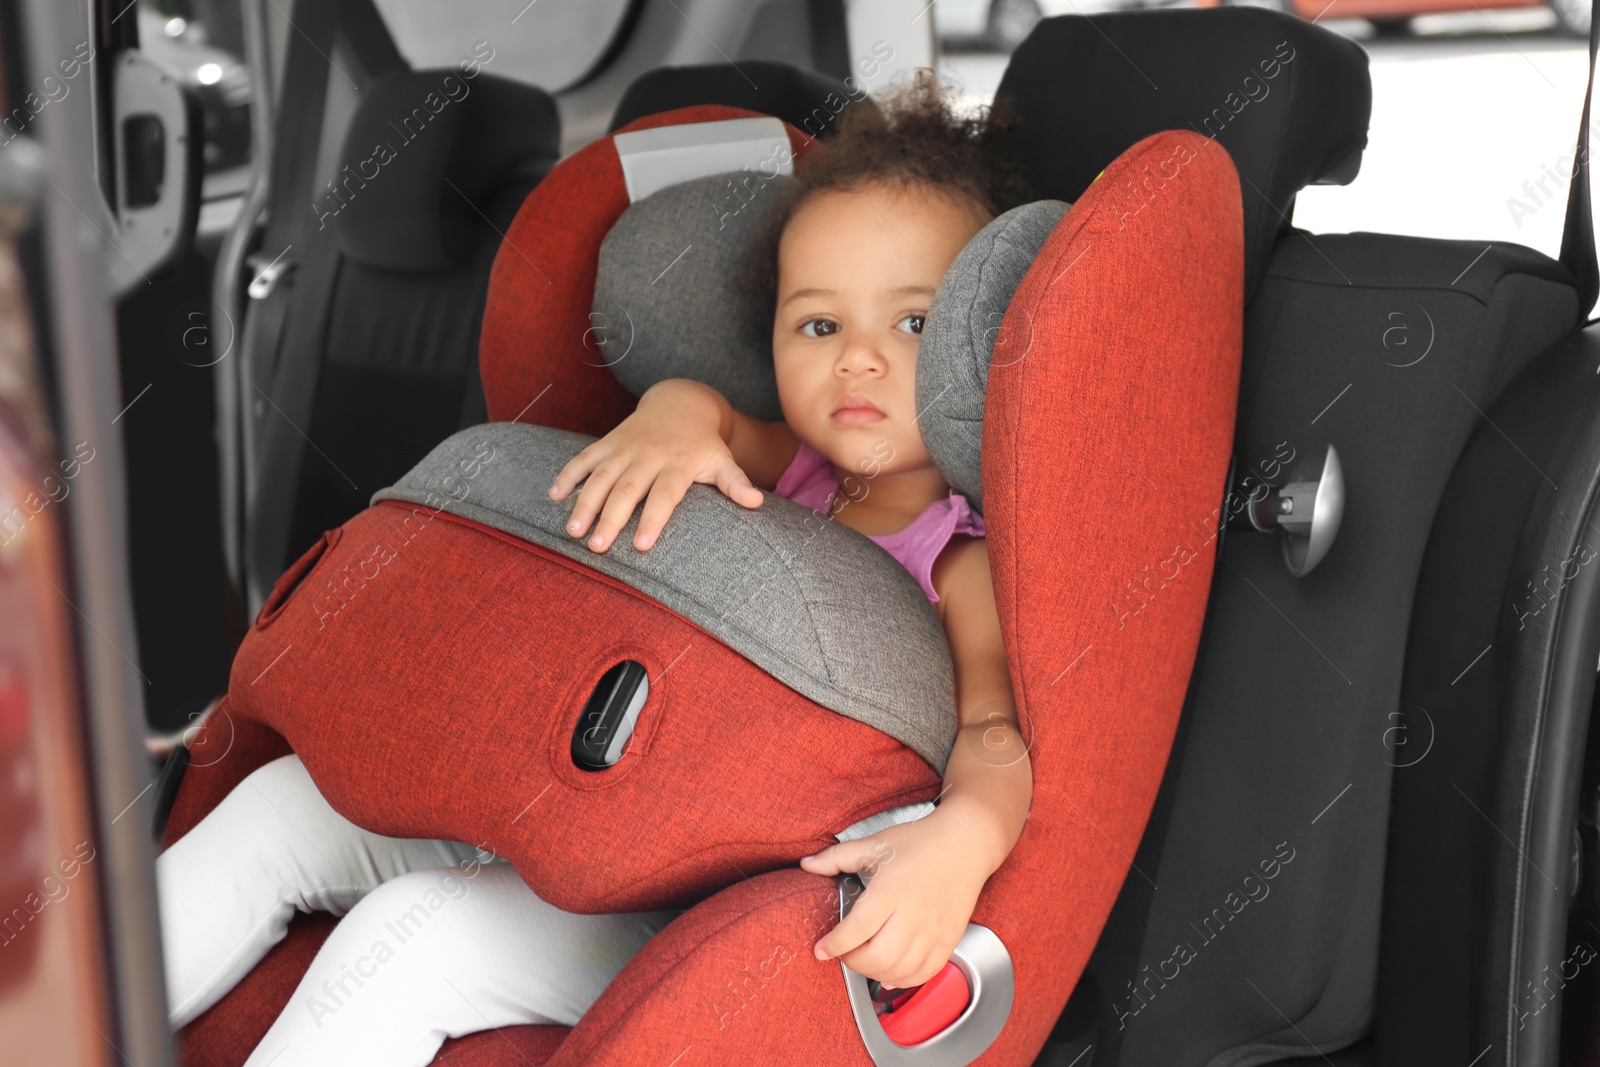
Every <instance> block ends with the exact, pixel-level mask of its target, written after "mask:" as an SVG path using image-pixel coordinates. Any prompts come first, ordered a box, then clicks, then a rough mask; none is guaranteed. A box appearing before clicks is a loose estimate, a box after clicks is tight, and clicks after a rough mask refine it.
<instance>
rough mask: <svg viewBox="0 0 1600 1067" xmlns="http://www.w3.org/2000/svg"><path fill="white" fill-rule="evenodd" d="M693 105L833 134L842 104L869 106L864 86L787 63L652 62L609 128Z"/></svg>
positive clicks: (823, 134) (811, 134)
mask: <svg viewBox="0 0 1600 1067" xmlns="http://www.w3.org/2000/svg"><path fill="white" fill-rule="evenodd" d="M696 104H723V105H725V106H727V107H738V108H744V109H745V110H747V111H759V112H761V113H762V114H763V115H771V116H773V117H774V118H780V119H782V120H783V121H784V122H787V123H788V124H789V125H791V126H793V127H794V128H795V129H797V130H799V131H800V132H802V133H804V134H805V135H806V136H808V137H827V136H828V135H830V134H831V133H833V130H834V126H835V123H836V121H837V119H838V117H839V114H840V113H841V112H842V111H844V109H845V108H847V107H871V106H872V104H871V103H870V101H869V99H868V97H867V94H866V90H865V89H864V88H862V87H861V86H859V85H852V84H850V83H847V82H842V81H839V80H838V79H837V78H830V77H829V76H828V75H826V74H818V73H817V72H816V71H813V70H801V69H799V68H798V67H791V66H790V65H789V64H787V63H773V62H768V61H765V60H741V61H740V63H739V65H738V66H737V67H735V66H734V65H733V64H731V63H703V64H697V65H693V66H685V67H658V68H657V69H655V70H652V71H648V72H646V73H645V74H642V75H640V76H639V77H638V78H637V79H636V80H635V81H634V83H633V84H632V85H630V86H628V90H627V92H625V93H623V94H622V100H621V101H620V102H619V103H618V104H617V110H616V113H615V114H613V115H612V116H611V128H610V130H609V131H608V132H610V133H615V132H616V131H617V130H620V129H621V128H622V127H624V126H626V125H627V124H628V123H630V122H632V121H633V120H634V119H638V118H643V117H644V116H645V115H654V114H656V113H657V112H660V111H671V110H673V109H674V108H680V107H693V106H694V105H696Z"/></svg>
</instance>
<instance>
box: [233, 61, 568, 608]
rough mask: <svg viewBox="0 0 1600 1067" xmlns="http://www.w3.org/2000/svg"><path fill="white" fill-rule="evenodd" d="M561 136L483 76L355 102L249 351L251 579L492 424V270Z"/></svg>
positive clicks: (377, 90) (552, 121)
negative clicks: (261, 344) (268, 413)
mask: <svg viewBox="0 0 1600 1067" xmlns="http://www.w3.org/2000/svg"><path fill="white" fill-rule="evenodd" d="M430 94H435V95H432V96H431V98H430ZM441 101H443V103H441ZM559 142H560V119H559V117H558V115H557V112H556V108H555V102H554V100H553V99H552V98H551V97H550V95H549V94H548V93H546V92H544V91H543V90H541V89H538V88H535V87H533V86H530V85H524V84H522V83H520V82H514V81H510V80H508V79H505V78H499V77H496V76H494V75H492V74H488V73H479V74H477V76H476V77H473V78H470V79H468V78H463V77H462V76H461V72H460V71H458V70H455V69H453V68H451V69H445V70H417V71H399V72H393V73H390V74H386V75H383V76H382V77H380V78H378V79H376V80H375V81H374V82H373V83H372V85H371V86H370V87H369V89H368V90H367V92H366V93H365V94H364V95H363V96H362V99H361V101H360V103H359V105H358V106H357V108H356V111H355V114H354V116H353V117H352V120H351V122H350V125H349V128H348V131H347V132H346V134H345V137H344V147H343V151H342V153H341V156H340V160H341V166H340V167H339V168H338V170H337V178H336V183H335V184H336V187H335V188H325V189H323V190H321V191H320V192H321V195H320V196H319V197H318V198H317V199H316V200H315V201H313V204H312V206H311V207H310V210H311V211H312V212H313V213H314V215H315V221H314V223H313V224H312V225H310V226H307V227H306V231H307V247H306V248H305V249H304V250H303V253H302V250H301V249H296V250H295V253H294V255H295V257H296V258H297V259H298V260H299V263H298V268H297V270H296V273H295V276H294V278H293V284H294V291H293V292H292V293H291V299H290V301H289V306H288V311H287V316H288V318H287V321H286V323H285V326H284V328H283V329H282V331H281V332H280V333H279V335H278V339H277V345H276V349H277V351H276V352H274V353H270V354H262V355H258V356H256V357H254V360H255V362H254V363H253V366H252V378H253V379H254V382H253V383H252V384H253V387H252V386H247V387H246V392H247V396H248V397H249V398H250V400H251V401H252V402H253V403H255V404H256V405H258V406H259V405H260V404H261V403H262V402H263V400H266V401H269V402H270V403H271V404H272V405H273V407H276V408H277V409H278V410H279V412H280V413H281V414H282V415H283V417H282V418H276V419H274V418H270V417H262V418H261V420H260V424H261V427H262V429H261V443H260V448H259V455H258V457H257V461H256V462H257V468H258V472H259V490H258V491H257V492H256V493H255V494H254V499H252V500H250V501H248V502H247V504H246V507H247V514H248V522H247V524H246V539H247V540H246V546H247V548H246V550H247V553H248V556H249V560H250V573H251V574H252V575H257V576H259V575H266V576H269V578H268V580H269V581H270V576H273V575H277V574H279V573H281V572H282V571H283V569H284V568H285V567H286V566H288V564H289V563H290V562H292V560H293V558H294V557H295V556H296V555H298V554H299V552H300V551H302V550H303V549H304V548H305V546H306V545H308V544H310V543H311V542H313V541H315V540H316V539H317V537H318V536H320V535H321V533H322V532H323V531H324V530H328V529H331V528H333V527H336V526H338V525H340V524H341V523H343V522H344V521H345V520H346V519H348V518H349V517H350V516H352V515H354V514H355V513H357V512H358V511H361V510H362V509H363V508H365V507H366V506H367V501H368V498H369V497H370V496H371V495H372V493H374V492H376V491H377V490H379V489H381V488H383V487H384V486H387V485H389V484H391V483H393V482H394V481H395V480H396V479H397V478H399V476H400V475H401V474H403V473H405V472H406V471H407V470H409V469H410V468H411V467H412V466H414V465H415V464H416V462H417V461H418V460H419V459H421V458H422V456H423V455H424V454H426V453H427V451H428V450H429V449H430V448H432V447H433V446H434V445H436V444H438V443H439V441H441V440H442V439H444V438H445V437H447V436H448V435H450V434H451V433H453V432H455V431H456V430H457V429H459V428H461V427H463V426H469V425H473V424H476V423H480V422H484V421H487V411H486V407H485V404H484V399H483V387H482V385H481V383H480V382H479V379H478V358H477V357H478V330H479V326H480V323H481V320H482V318H483V307H484V300H485V297H486V294H487V292H488V278H489V270H490V268H491V266H492V265H493V263H494V259H495V256H496V254H497V253H498V252H499V250H500V246H501V241H502V235H503V233H504V231H505V229H506V227H507V226H508V225H509V224H510V221H511V219H512V217H513V216H514V215H515V214H516V211H517V208H518V207H520V206H521V204H522V201H523V200H524V199H525V198H526V196H527V194H528V193H529V192H530V191H531V190H532V189H533V187H534V186H535V185H537V184H538V182H539V181H540V179H541V178H543V176H544V175H545V174H546V173H548V171H549V170H550V168H551V167H552V166H554V165H555V163H556V160H557V158H558V157H559V147H558V146H559ZM318 224H320V225H318ZM264 251H265V252H266V253H267V254H268V255H271V252H272V250H264ZM508 252H509V254H518V253H517V252H516V251H515V250H508ZM257 390H260V391H259V392H258V391H257ZM285 502H287V503H285Z"/></svg>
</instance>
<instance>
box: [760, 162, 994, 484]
mask: <svg viewBox="0 0 1600 1067" xmlns="http://www.w3.org/2000/svg"><path fill="white" fill-rule="evenodd" d="M988 221H989V218H988V216H987V214H986V213H985V212H984V211H982V210H981V209H980V208H979V207H978V206H977V205H976V204H969V203H966V202H964V201H962V200H958V199H955V198H953V197H950V196H947V195H945V194H943V193H941V192H940V191H938V190H936V189H932V188H929V187H927V186H911V187H900V186H894V185H887V184H880V183H867V184H862V185H860V186H859V187H858V188H854V189H849V190H828V191H827V192H823V193H819V194H817V195H815V196H813V197H812V198H810V199H809V200H807V201H806V202H805V203H804V204H803V205H801V207H800V208H799V210H798V211H796V212H795V214H794V216H793V217H792V218H791V219H790V220H789V223H788V225H787V226H785V227H784V230H783V235H782V237H781V238H780V240H779V243H778V311H777V317H776V319H775V321H774V323H773V331H772V353H773V360H774V365H775V367H776V370H777V377H778V396H779V400H780V402H781V403H782V406H783V415H784V419H785V421H787V422H788V424H789V426H790V427H791V428H792V429H793V430H794V432H795V433H796V435H798V436H799V437H800V438H801V439H802V440H804V441H805V442H806V443H807V444H809V445H811V447H813V448H815V449H816V450H817V451H818V452H821V453H822V454H823V455H825V456H827V457H828V458H829V459H830V460H832V461H833V462H834V463H835V464H837V465H838V466H840V467H843V468H845V469H847V470H851V471H859V472H865V473H868V474H878V473H884V472H889V473H893V472H897V471H907V470H915V469H918V468H922V467H929V466H932V465H933V461H932V460H931V459H930V458H929V456H928V450H927V448H926V446H924V444H923V442H922V433H921V431H920V430H919V429H918V426H917V423H916V421H915V420H916V419H917V417H918V415H919V412H918V411H917V396H916V370H917V344H918V341H919V339H920V336H921V333H922V322H923V319H924V318H925V317H926V316H927V313H928V305H929V303H930V302H931V301H932V300H933V294H934V290H936V289H937V288H938V287H939V280H940V279H941V278H942V277H943V276H944V272H945V271H946V270H947V269H948V268H949V266H950V263H951V261H953V260H954V259H955V257H956V254H957V253H958V252H960V251H961V248H962V246H964V245H965V244H966V243H967V241H968V240H970V239H971V237H972V235H973V234H975V233H977V232H978V230H979V229H981V228H982V227H983V225H984V223H986V222H988Z"/></svg>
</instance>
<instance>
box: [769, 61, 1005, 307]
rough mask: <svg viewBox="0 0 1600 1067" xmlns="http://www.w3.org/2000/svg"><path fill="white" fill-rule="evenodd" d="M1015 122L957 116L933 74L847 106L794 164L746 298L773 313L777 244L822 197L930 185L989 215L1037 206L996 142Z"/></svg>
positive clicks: (997, 114) (995, 114) (989, 112)
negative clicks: (875, 186) (870, 185)
mask: <svg viewBox="0 0 1600 1067" xmlns="http://www.w3.org/2000/svg"><path fill="white" fill-rule="evenodd" d="M1015 121H1016V120H1015V118H1014V115H1013V114H1012V113H1011V112H1010V111H1009V110H1005V109H995V108H990V107H982V108H978V109H976V110H975V111H973V112H969V113H965V114H963V113H962V112H960V111H958V110H957V108H956V105H955V101H954V93H953V91H952V90H951V88H950V87H948V86H947V85H945V84H943V83H941V82H940V80H939V76H938V75H937V74H936V73H935V72H934V71H932V70H930V69H928V68H923V69H921V70H919V71H917V73H916V76H915V78H914V79H913V80H912V81H911V82H910V84H908V85H906V86H904V87H902V88H900V89H899V90H897V91H894V92H890V93H887V94H884V95H882V96H876V97H873V98H870V99H863V100H861V101H860V102H858V103H854V104H852V105H850V106H849V107H847V108H845V109H844V111H843V112H841V113H840V115H839V119H838V130H837V132H836V133H835V134H834V135H833V136H831V137H829V138H826V139H825V140H820V141H818V142H817V144H816V145H815V146H813V147H812V149H811V151H809V152H808V153H806V155H805V156H804V157H803V158H802V159H801V160H799V162H798V163H797V164H796V165H795V178H796V179H797V180H796V181H795V182H794V183H792V184H791V185H790V188H788V189H787V190H785V195H784V198H783V202H782V204H781V206H780V207H778V208H777V209H775V210H774V211H773V212H772V215H771V216H770V218H769V220H768V225H767V229H766V232H765V233H764V235H763V238H762V239H761V240H758V241H757V242H755V244H756V247H755V248H754V249H752V252H753V254H754V255H753V262H752V264H751V269H750V270H749V271H748V272H746V273H745V275H744V278H745V282H746V286H748V287H749V288H750V289H751V290H752V291H750V292H748V293H747V295H748V296H750V297H752V298H754V299H756V300H758V301H760V302H761V306H763V307H764V308H766V309H768V310H769V311H771V310H775V306H776V303H777V288H778V278H777V275H778V241H779V239H780V238H781V237H782V235H783V230H784V228H785V227H786V226H787V225H788V224H789V220H790V219H791V218H793V217H794V214H795V212H796V211H798V210H799V208H800V206H801V205H802V204H804V203H806V201H808V200H810V199H811V198H812V197H814V196H817V195H818V194H820V193H824V192H830V191H834V190H843V189H854V188H856V187H858V186H859V185H862V184H865V183H867V182H874V183H880V184H881V183H888V184H890V185H893V186H898V187H900V188H914V187H917V186H925V187H930V188H932V189H934V190H936V191H939V192H941V193H943V194H945V195H946V196H949V197H951V198H953V199H955V200H958V201H966V202H969V203H971V204H973V205H974V206H976V207H978V208H981V209H982V211H983V212H984V213H985V214H987V215H991V216H993V215H999V214H1001V213H1002V212H1005V211H1008V210H1010V209H1011V208H1013V207H1016V206H1017V205H1018V204H1023V203H1027V202H1028V201H1029V200H1032V199H1033V198H1034V197H1033V193H1032V190H1031V189H1030V187H1029V185H1028V182H1027V179H1026V178H1025V177H1024V176H1023V173H1022V170H1021V168H1020V167H1019V166H1018V165H1017V164H1016V163H1015V162H1014V160H1013V159H1012V158H1011V157H1010V155H1008V154H1006V153H1002V152H1000V151H998V150H997V148H998V146H997V145H996V143H995V142H996V141H997V140H998V137H997V135H998V134H1002V133H1004V132H1006V131H1008V130H1009V129H1010V128H1011V127H1013V126H1014V125H1015ZM769 317H770V316H769Z"/></svg>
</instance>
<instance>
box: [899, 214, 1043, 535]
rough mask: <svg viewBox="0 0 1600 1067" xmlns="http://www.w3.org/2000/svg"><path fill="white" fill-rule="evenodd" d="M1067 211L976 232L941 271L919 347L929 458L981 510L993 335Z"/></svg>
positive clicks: (1008, 220)
mask: <svg viewBox="0 0 1600 1067" xmlns="http://www.w3.org/2000/svg"><path fill="white" fill-rule="evenodd" d="M1071 206H1072V205H1071V204H1069V203H1067V202H1066V201H1063V200H1035V201H1034V202H1033V203H1031V204H1023V205H1022V206H1020V207H1015V208H1012V209H1011V210H1010V211H1007V212H1006V213H1005V214H1003V215H1001V216H1000V217H998V218H996V219H995V220H993V221H992V222H990V223H989V224H988V225H987V226H985V227H984V228H983V229H981V230H979V231H978V232H977V233H976V234H975V235H974V236H973V238H972V240H970V241H968V242H967V245H966V247H965V248H963V249H962V250H961V253H960V254H959V255H957V256H956V259H955V262H954V263H952V264H951V265H950V269H949V270H948V271H946V272H945V276H944V280H943V281H942V282H940V283H939V291H938V292H937V293H935V294H934V297H933V303H932V304H931V305H930V306H929V308H928V318H927V320H926V321H925V322H924V323H923V324H922V340H921V342H920V343H919V344H918V346H917V410H918V411H920V412H922V416H921V417H920V419H919V425H920V426H921V427H922V439H923V440H924V441H925V442H926V443H927V445H928V455H929V456H931V457H932V458H933V461H934V463H935V464H937V465H938V467H939V469H940V470H941V471H943V472H944V476H945V480H946V481H948V482H949V483H950V486H951V488H953V489H955V490H957V491H959V492H960V493H962V494H963V495H964V496H965V497H966V498H967V499H968V500H969V501H971V503H972V506H973V507H974V508H977V509H978V510H979V511H982V510H983V398H984V393H985V391H986V390H987V389H988V386H989V362H990V358H991V356H992V354H993V351H994V346H995V336H996V334H998V333H999V331H1000V323H1001V320H1002V319H1004V318H1005V313H1006V308H1008V307H1009V306H1010V305H1011V297H1012V295H1013V294H1014V293H1015V292H1016V291H1017V286H1018V285H1020V284H1022V277H1023V275H1025V274H1027V273H1028V268H1029V267H1031V266H1033V260H1034V257H1036V256H1037V255H1038V254H1039V249H1041V248H1043V247H1044V242H1045V239H1046V238H1048V237H1049V236H1050V234H1051V231H1053V230H1054V229H1055V228H1056V223H1058V222H1060V221H1061V218H1062V216H1063V215H1065V214H1066V213H1067V209H1068V208H1070V207H1071Z"/></svg>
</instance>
